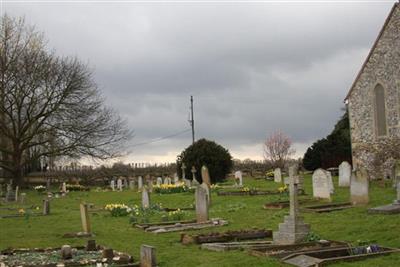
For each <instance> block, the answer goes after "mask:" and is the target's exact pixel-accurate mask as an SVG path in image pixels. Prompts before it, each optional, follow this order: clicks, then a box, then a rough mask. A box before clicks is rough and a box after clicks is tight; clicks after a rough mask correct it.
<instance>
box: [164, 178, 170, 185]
mask: <svg viewBox="0 0 400 267" xmlns="http://www.w3.org/2000/svg"><path fill="white" fill-rule="evenodd" d="M164 184H166V185H169V184H171V178H170V177H169V176H167V177H165V179H164Z"/></svg>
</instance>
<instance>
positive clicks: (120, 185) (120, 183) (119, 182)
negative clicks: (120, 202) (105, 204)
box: [117, 178, 122, 191]
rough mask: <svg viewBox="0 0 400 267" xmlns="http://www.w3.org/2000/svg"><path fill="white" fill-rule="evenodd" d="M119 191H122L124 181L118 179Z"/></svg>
mask: <svg viewBox="0 0 400 267" xmlns="http://www.w3.org/2000/svg"><path fill="white" fill-rule="evenodd" d="M117 189H118V190H119V191H122V179H121V178H118V180H117Z"/></svg>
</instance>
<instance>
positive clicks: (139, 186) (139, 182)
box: [138, 176, 143, 190]
mask: <svg viewBox="0 0 400 267" xmlns="http://www.w3.org/2000/svg"><path fill="white" fill-rule="evenodd" d="M142 187H143V178H142V176H139V177H138V189H139V190H140V189H142Z"/></svg>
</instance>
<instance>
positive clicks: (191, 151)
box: [176, 139, 233, 183]
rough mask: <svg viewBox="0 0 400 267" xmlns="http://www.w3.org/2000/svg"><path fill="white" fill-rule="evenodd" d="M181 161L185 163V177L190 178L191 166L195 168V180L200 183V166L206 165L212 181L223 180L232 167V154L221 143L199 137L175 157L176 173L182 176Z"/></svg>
mask: <svg viewBox="0 0 400 267" xmlns="http://www.w3.org/2000/svg"><path fill="white" fill-rule="evenodd" d="M182 163H184V164H185V166H186V169H185V177H186V179H189V180H191V179H192V172H191V169H192V166H194V167H195V168H196V171H197V172H196V180H197V181H198V182H199V183H201V182H202V179H201V167H202V166H203V165H205V166H207V168H208V171H209V173H210V178H211V182H212V183H216V182H220V181H223V180H225V178H226V176H227V175H228V173H229V172H230V171H231V169H232V167H233V161H232V156H231V154H230V153H229V151H228V150H227V149H226V148H224V147H222V146H221V145H219V144H217V143H215V142H213V141H209V140H206V139H200V140H198V141H196V142H195V143H194V144H192V145H191V146H189V147H187V148H186V149H185V150H184V151H183V152H182V153H181V154H180V155H179V156H178V159H177V164H176V165H177V173H178V175H179V177H182Z"/></svg>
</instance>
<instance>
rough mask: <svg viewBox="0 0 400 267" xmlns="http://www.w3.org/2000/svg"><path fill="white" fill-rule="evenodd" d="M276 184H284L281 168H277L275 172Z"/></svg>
mask: <svg viewBox="0 0 400 267" xmlns="http://www.w3.org/2000/svg"><path fill="white" fill-rule="evenodd" d="M274 182H275V183H282V172H281V169H280V168H276V169H275V170H274Z"/></svg>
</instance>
